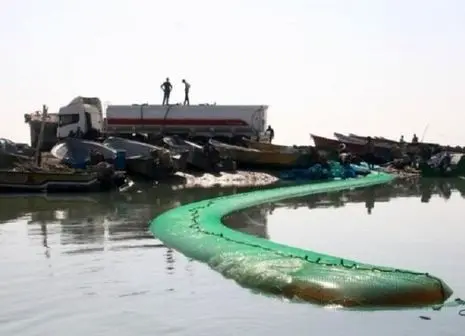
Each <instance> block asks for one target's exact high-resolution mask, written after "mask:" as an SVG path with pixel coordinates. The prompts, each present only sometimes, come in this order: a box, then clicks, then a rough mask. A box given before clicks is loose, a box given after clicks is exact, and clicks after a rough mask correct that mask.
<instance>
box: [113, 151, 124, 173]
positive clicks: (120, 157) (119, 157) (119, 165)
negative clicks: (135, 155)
mask: <svg viewBox="0 0 465 336" xmlns="http://www.w3.org/2000/svg"><path fill="white" fill-rule="evenodd" d="M115 169H116V170H125V169H126V151H125V150H117V151H116V158H115Z"/></svg>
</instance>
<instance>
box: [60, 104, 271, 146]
mask: <svg viewBox="0 0 465 336" xmlns="http://www.w3.org/2000/svg"><path fill="white" fill-rule="evenodd" d="M267 110H268V106H267V105H208V104H205V105H167V106H164V105H149V104H132V105H108V106H107V107H106V108H105V109H104V108H103V106H102V103H101V101H100V99H98V98H89V97H76V98H74V99H73V100H72V101H71V103H69V104H68V105H66V106H63V107H61V108H60V109H59V111H58V127H57V138H58V139H63V138H66V137H69V136H74V134H81V135H84V136H85V137H86V138H89V139H93V138H96V137H99V136H104V137H105V136H123V137H128V136H131V135H132V136H134V135H144V136H148V137H149V138H150V137H152V136H154V137H157V136H160V135H172V134H177V135H181V136H186V137H190V138H211V137H216V138H232V139H234V138H243V137H248V138H250V137H254V136H259V135H260V134H263V132H264V131H265V127H266V117H267ZM104 112H105V116H104Z"/></svg>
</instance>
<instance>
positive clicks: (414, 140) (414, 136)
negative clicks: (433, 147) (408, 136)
mask: <svg viewBox="0 0 465 336" xmlns="http://www.w3.org/2000/svg"><path fill="white" fill-rule="evenodd" d="M412 143H414V144H417V143H418V137H417V135H416V134H414V135H413V138H412Z"/></svg>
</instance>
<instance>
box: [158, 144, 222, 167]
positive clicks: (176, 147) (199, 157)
mask: <svg viewBox="0 0 465 336" xmlns="http://www.w3.org/2000/svg"><path fill="white" fill-rule="evenodd" d="M163 143H164V144H165V146H166V147H168V149H169V150H170V151H171V152H172V153H178V154H182V155H186V156H187V164H188V165H190V166H191V167H193V168H196V169H200V170H203V171H207V172H210V171H218V170H219V166H220V162H221V159H220V157H219V155H215V153H214V152H212V151H207V150H206V148H205V147H204V146H201V145H198V144H196V143H194V142H191V141H187V140H184V139H181V138H180V137H176V136H169V137H164V138H163ZM185 153H186V154H185Z"/></svg>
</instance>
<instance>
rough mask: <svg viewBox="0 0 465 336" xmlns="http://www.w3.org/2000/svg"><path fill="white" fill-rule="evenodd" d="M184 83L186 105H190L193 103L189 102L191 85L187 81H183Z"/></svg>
mask: <svg viewBox="0 0 465 336" xmlns="http://www.w3.org/2000/svg"><path fill="white" fill-rule="evenodd" d="M182 82H183V83H184V105H190V104H191V102H190V101H189V91H190V89H191V85H190V84H189V83H188V82H186V80H185V79H183V80H182Z"/></svg>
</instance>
